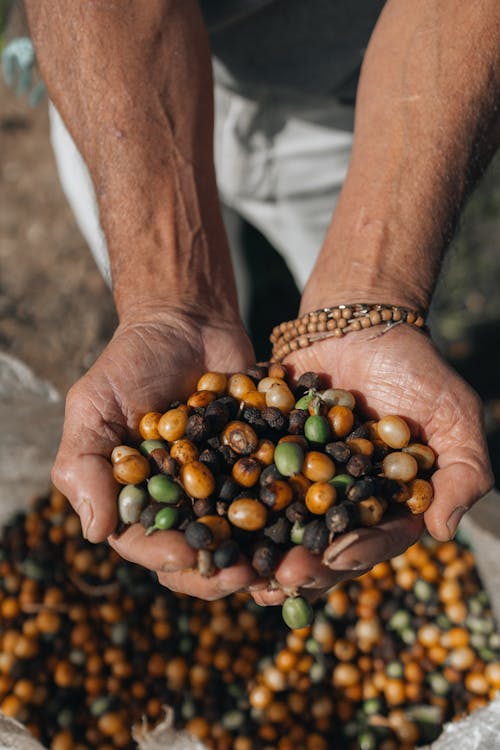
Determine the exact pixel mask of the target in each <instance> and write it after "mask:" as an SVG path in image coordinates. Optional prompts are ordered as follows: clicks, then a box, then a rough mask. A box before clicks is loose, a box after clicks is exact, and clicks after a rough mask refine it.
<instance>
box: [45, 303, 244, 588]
mask: <svg viewBox="0 0 500 750" xmlns="http://www.w3.org/2000/svg"><path fill="white" fill-rule="evenodd" d="M252 361H253V353H252V349H251V346H250V343H249V341H248V338H247V336H246V334H245V332H244V330H243V328H242V327H241V325H239V324H237V323H227V322H220V323H217V322H212V321H210V323H206V322H205V323H202V322H200V321H199V320H196V319H192V318H190V317H188V316H182V315H179V313H177V312H175V313H174V312H169V311H163V312H158V313H155V314H153V315H150V314H148V315H147V316H146V315H145V316H142V317H141V315H140V312H139V311H137V318H136V321H134V322H133V323H127V324H124V325H120V326H119V327H118V329H117V331H116V333H115V335H114V336H113V338H112V340H111V342H110V343H109V345H108V346H107V348H106V349H105V351H104V352H103V353H102V355H101V356H100V357H99V359H98V360H97V361H96V363H95V364H94V365H93V367H92V368H91V369H90V370H89V372H88V373H87V374H86V375H84V376H83V377H82V378H81V379H80V380H79V381H78V382H77V383H76V384H75V385H74V386H73V387H72V388H71V390H70V392H69V394H68V398H67V402H66V415H65V423H64V431H63V436H62V440H61V445H60V447H59V452H58V454H57V457H56V462H55V465H54V469H53V473H52V479H53V481H54V484H55V485H56V486H57V487H58V488H59V489H60V490H61V491H62V492H63V493H64V494H65V495H66V496H67V497H68V498H69V500H70V502H71V504H72V505H73V507H74V508H75V510H76V512H77V513H78V514H79V516H80V519H81V523H82V528H83V533H84V535H85V536H86V537H87V538H88V539H89V540H90V541H92V542H98V541H102V540H104V539H106V537H108V536H109V535H111V534H112V532H113V531H114V529H115V528H116V523H117V512H116V505H117V503H116V498H117V493H118V490H119V485H118V484H117V482H116V481H115V479H114V478H113V473H112V468H111V464H110V461H109V458H110V455H111V451H112V449H113V448H114V446H116V445H119V444H121V443H124V442H126V441H127V440H130V438H132V439H134V438H135V439H136V440H138V439H140V436H139V434H138V432H137V426H138V424H139V420H140V418H141V416H142V415H143V414H144V413H146V412H147V411H154V410H158V411H161V410H164V409H166V408H167V407H168V405H169V403H170V402H171V401H173V400H174V399H177V398H182V397H183V396H187V395H189V394H190V393H191V392H192V391H193V390H194V388H195V385H196V381H197V379H198V378H199V376H200V375H201V374H202V372H204V371H206V370H220V371H222V372H224V371H230V370H238V369H244V368H245V367H246V366H247V365H248V364H249V363H251V362H252ZM109 542H110V544H111V546H113V547H114V548H115V549H116V550H117V551H118V553H119V554H120V555H121V556H122V557H124V558H126V559H128V560H131V561H133V562H135V563H138V564H140V565H143V566H144V567H146V568H149V569H151V570H153V571H156V572H157V574H158V579H159V581H160V583H162V584H163V585H165V586H167V587H168V588H170V589H173V590H176V591H182V592H184V593H188V594H192V595H194V596H199V597H201V598H203V599H213V598H217V597H219V596H224V595H227V594H229V593H231V592H233V591H236V590H238V589H241V588H245V587H248V586H249V585H251V584H252V582H254V581H255V579H256V574H255V572H254V571H253V570H252V569H251V567H250V566H249V565H248V563H245V562H244V561H243V560H242V561H241V562H240V563H238V564H237V565H235V566H234V567H232V568H229V569H226V570H223V571H221V572H220V573H218V574H217V575H215V576H214V577H213V578H210V579H205V578H201V576H200V575H199V574H198V573H197V572H191V571H187V570H186V569H189V568H191V567H192V566H193V565H195V563H196V557H195V553H194V552H193V550H192V549H191V548H190V547H189V546H188V545H187V544H186V543H185V542H184V539H183V535H182V534H181V533H180V532H177V531H157V532H156V533H155V534H153V535H152V536H151V537H148V538H146V537H145V535H144V529H143V528H142V527H140V526H139V525H136V526H134V527H132V528H130V529H129V530H127V531H126V532H125V533H124V534H122V535H121V536H120V538H119V539H115V538H113V537H110V538H109Z"/></svg>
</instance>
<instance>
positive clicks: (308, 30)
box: [201, 0, 383, 103]
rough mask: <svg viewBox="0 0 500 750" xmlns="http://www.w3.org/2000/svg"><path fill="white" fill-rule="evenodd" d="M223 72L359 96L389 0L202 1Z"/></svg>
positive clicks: (242, 81) (230, 81) (236, 80)
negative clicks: (363, 68) (376, 29)
mask: <svg viewBox="0 0 500 750" xmlns="http://www.w3.org/2000/svg"><path fill="white" fill-rule="evenodd" d="M201 7H202V11H203V13H204V17H205V21H206V24H207V27H208V30H209V33H210V39H211V44H212V52H213V54H214V57H215V59H216V61H217V75H218V76H219V78H220V77H222V78H223V81H224V83H225V84H226V85H228V86H234V87H237V88H241V87H242V86H243V87H244V86H245V85H248V86H260V85H262V86H270V87H275V88H278V89H284V90H291V91H295V92H303V93H308V94H311V95H318V94H319V95H325V94H326V95H332V96H333V97H335V98H337V99H339V100H340V101H344V102H346V103H351V102H353V101H354V98H355V92H356V86H357V80H358V76H359V70H360V66H361V62H362V59H363V55H364V52H365V49H366V46H367V44H368V40H369V38H370V35H371V33H372V31H373V28H374V26H375V23H376V21H377V18H378V16H379V14H380V12H381V10H382V7H383V0H201Z"/></svg>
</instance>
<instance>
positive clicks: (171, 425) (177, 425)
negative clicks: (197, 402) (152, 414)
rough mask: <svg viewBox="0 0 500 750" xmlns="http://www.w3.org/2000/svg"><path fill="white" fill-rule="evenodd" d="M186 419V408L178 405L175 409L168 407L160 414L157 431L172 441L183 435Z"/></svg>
mask: <svg viewBox="0 0 500 750" xmlns="http://www.w3.org/2000/svg"><path fill="white" fill-rule="evenodd" d="M187 421H188V414H187V409H186V408H182V407H181V406H178V407H177V408H175V409H169V410H168V411H167V412H165V414H163V415H162V416H161V418H160V420H159V422H158V432H159V433H160V436H161V437H162V438H163V439H164V440H167V441H168V442H169V443H172V442H173V441H174V440H179V439H180V438H181V437H182V436H183V435H184V431H185V429H186V425H187Z"/></svg>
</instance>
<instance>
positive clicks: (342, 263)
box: [255, 0, 500, 604]
mask: <svg viewBox="0 0 500 750" xmlns="http://www.w3.org/2000/svg"><path fill="white" fill-rule="evenodd" d="M499 52H500V6H499V4H498V2H497V0H480V2H477V3H472V4H471V3H467V2H463V1H461V0H421V1H419V2H414V1H413V0H389V1H388V2H387V4H386V6H385V8H384V11H383V13H382V15H381V17H380V19H379V22H378V24H377V26H376V29H375V31H374V33H373V35H372V38H371V40H370V44H369V47H368V50H367V54H366V57H365V61H364V65H363V70H362V74H361V80H360V85H359V91H358V97H357V104H356V122H355V132H354V148H353V154H352V159H351V164H350V167H349V171H348V175H347V179H346V182H345V185H344V187H343V190H342V193H341V196H340V199H339V202H338V204H337V208H336V210H335V214H334V216H333V219H332V222H331V225H330V228H329V231H328V233H327V236H326V238H325V241H324V245H323V248H322V251H321V254H320V257H319V259H318V263H317V265H316V267H315V269H314V270H313V272H312V275H311V278H310V280H309V282H308V284H307V287H306V289H305V292H304V295H303V298H302V304H301V310H302V312H307V311H311V310H316V309H318V308H321V307H328V306H330V305H334V304H338V303H342V302H381V303H389V304H391V303H392V304H398V303H399V304H401V305H407V306H409V307H417V308H418V307H421V308H427V306H428V304H429V301H430V297H431V293H432V290H433V287H434V284H435V281H436V277H437V274H438V271H439V267H440V263H441V259H442V255H443V252H444V250H445V248H446V245H447V243H448V241H449V239H450V237H451V234H452V231H453V229H454V226H455V223H456V220H457V217H458V214H459V211H460V208H461V206H462V205H463V202H464V200H465V198H466V196H467V193H468V191H469V190H470V189H471V188H472V186H473V185H474V182H475V181H476V179H477V177H478V176H479V175H480V173H481V171H482V170H483V168H484V166H485V165H486V164H487V163H488V160H489V158H490V157H491V155H492V154H493V152H494V151H495V149H496V148H497V146H498V144H499V140H500V118H499V109H498V108H499V101H500V54H499ZM286 362H287V363H289V364H290V365H291V366H292V367H294V368H295V369H296V371H297V372H304V371H306V370H314V371H316V372H327V373H329V374H330V375H331V378H332V382H333V383H334V384H335V385H337V386H338V387H345V388H350V389H352V390H354V391H355V392H357V393H360V394H363V399H364V404H365V405H366V407H367V408H368V409H369V410H371V413H372V415H373V416H374V417H377V416H381V415H383V414H391V413H392V414H401V415H402V416H404V417H406V418H407V419H408V420H409V422H410V423H411V424H412V427H413V429H414V430H415V432H416V434H418V432H417V431H419V432H420V437H421V438H424V439H425V440H426V441H428V442H429V444H430V445H431V446H432V447H433V449H434V450H435V452H436V454H437V456H438V463H437V466H438V470H437V471H436V472H435V474H434V475H433V479H432V482H433V486H434V501H433V503H432V505H431V507H430V508H429V510H428V511H427V512H426V513H425V523H426V526H427V528H428V529H429V531H430V532H431V533H432V534H433V535H434V536H435V537H436V538H437V539H440V540H445V539H450V538H452V537H453V535H454V533H455V530H456V527H457V524H458V522H459V521H460V518H461V517H462V516H463V514H464V513H465V512H466V511H467V510H468V509H469V508H470V507H471V506H472V504H473V503H474V502H475V501H476V500H477V499H478V498H479V497H481V495H483V494H484V493H485V492H486V491H487V490H488V489H489V487H490V486H491V483H492V474H491V468H490V465H489V459H488V452H487V448H486V444H485V437H484V430H483V428H482V408H481V403H480V401H479V399H478V397H477V396H476V394H474V393H473V391H472V390H471V389H470V388H469V386H468V385H467V384H466V383H465V382H464V381H463V380H462V379H461V378H459V377H458V375H457V374H456V373H455V372H453V371H452V370H451V369H450V368H449V367H448V365H447V364H446V363H445V362H444V361H443V359H442V358H441V357H440V356H439V354H438V352H437V351H436V349H435V348H434V346H433V345H432V342H431V341H429V339H428V338H427V337H425V336H423V335H422V334H421V333H419V332H417V331H415V330H411V329H410V327H409V326H401V327H399V328H396V329H394V330H393V331H391V332H390V333H388V334H387V336H381V337H378V338H374V337H373V331H371V330H370V329H368V330H363V331H360V332H358V333H353V334H349V335H348V336H346V337H345V339H335V340H332V339H330V340H324V341H321V342H318V343H316V344H314V345H313V346H311V347H309V348H306V349H302V350H299V351H297V352H294V353H292V354H291V355H289V357H287V359H286ZM420 521H421V519H419V518H417V517H413V518H408V517H407V518H404V517H401V516H399V517H397V518H396V517H393V518H390V517H388V518H387V519H384V520H383V521H382V523H381V524H380V525H379V526H377V527H374V528H372V529H363V530H361V532H353V533H352V534H350V535H347V537H340V538H339V540H338V541H337V540H334V541H333V543H332V545H331V547H330V548H329V549H327V551H326V552H325V557H324V562H325V564H323V565H322V564H320V563H318V561H317V559H309V560H306V559H304V554H303V551H302V550H294V551H292V552H291V553H289V555H288V556H287V557H285V559H284V560H283V562H282V563H281V565H280V567H279V568H278V570H277V573H276V579H277V581H278V582H279V583H281V584H282V585H284V586H286V585H290V583H291V582H293V583H294V584H295V585H298V586H303V587H304V588H305V589H307V590H308V592H309V594H311V591H316V592H318V591H322V590H324V589H328V588H329V586H332V585H333V584H334V583H336V581H338V580H339V576H342V575H346V576H349V575H357V574H359V572H360V571H363V570H366V569H368V568H370V567H371V566H373V565H374V564H375V563H376V562H378V561H379V560H384V559H388V558H389V557H392V556H393V555H397V554H399V553H400V552H401V551H402V550H403V549H404V548H405V547H407V546H408V545H410V544H411V543H412V542H413V541H414V540H415V539H416V538H417V537H418V536H419V534H420V533H421V530H422V527H421V525H420ZM348 544H349V546H347V545H348ZM299 553H300V554H299ZM255 598H256V599H257V601H258V602H259V603H261V604H272V603H277V602H278V601H280V599H283V598H284V594H282V593H281V592H278V593H277V594H276V592H272V593H269V592H260V593H257V594H256V595H255Z"/></svg>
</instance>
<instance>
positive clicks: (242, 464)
mask: <svg viewBox="0 0 500 750" xmlns="http://www.w3.org/2000/svg"><path fill="white" fill-rule="evenodd" d="M261 471H262V465H261V464H260V462H259V461H257V459H256V458H252V457H251V456H244V457H243V458H239V459H238V460H237V461H236V463H235V464H234V466H233V468H232V472H231V473H232V476H233V479H234V480H235V481H236V482H238V484H240V485H241V486H242V487H253V486H254V485H255V484H257V482H258V481H259V477H260V473H261Z"/></svg>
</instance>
